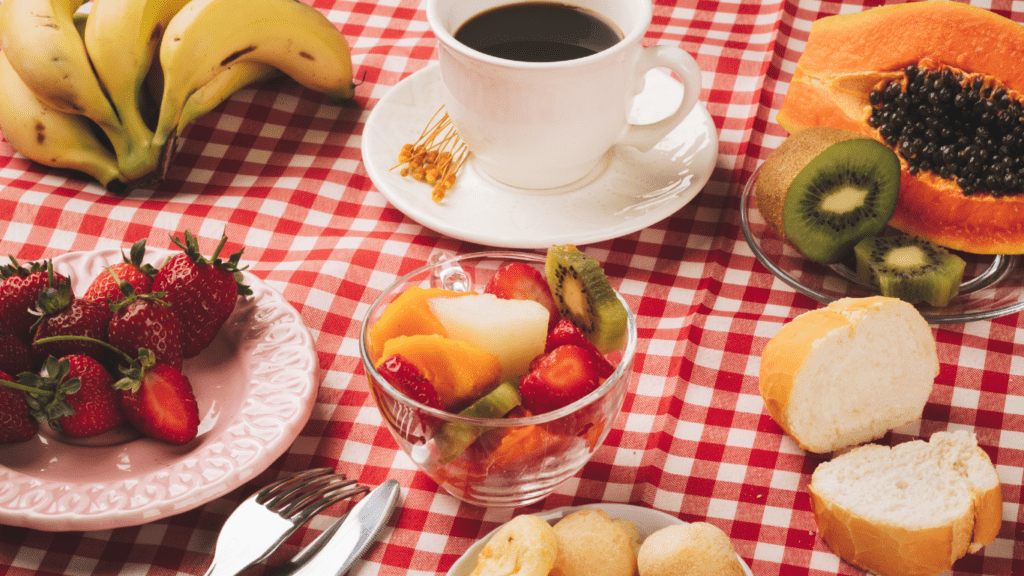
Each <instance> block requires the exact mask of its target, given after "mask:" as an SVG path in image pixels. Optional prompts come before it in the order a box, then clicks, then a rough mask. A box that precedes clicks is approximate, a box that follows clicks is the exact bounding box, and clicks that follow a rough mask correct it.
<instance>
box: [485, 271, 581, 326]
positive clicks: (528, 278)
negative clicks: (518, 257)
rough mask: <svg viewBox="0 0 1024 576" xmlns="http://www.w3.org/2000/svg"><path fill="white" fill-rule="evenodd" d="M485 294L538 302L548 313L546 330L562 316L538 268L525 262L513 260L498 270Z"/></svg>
mask: <svg viewBox="0 0 1024 576" xmlns="http://www.w3.org/2000/svg"><path fill="white" fill-rule="evenodd" d="M484 293H485V294H494V295H495V296H497V297H498V298H503V299H505V300H533V301H534V302H539V303H540V304H541V305H543V306H544V307H545V308H547V309H548V312H549V313H550V315H551V316H550V319H549V320H548V330H549V331H550V330H551V329H553V328H554V327H555V324H556V323H558V321H559V320H560V319H561V318H562V315H561V313H560V312H559V311H558V305H557V304H555V298H554V296H552V295H551V287H550V286H548V281H547V279H546V278H544V275H543V274H542V273H541V271H540V270H538V269H536V268H534V267H533V266H530V265H529V264H527V263H525V262H513V263H511V264H509V265H507V266H505V267H503V268H502V269H500V270H498V271H497V272H496V273H495V274H494V276H492V277H491V279H490V281H489V282H487V286H486V287H485V288H484Z"/></svg>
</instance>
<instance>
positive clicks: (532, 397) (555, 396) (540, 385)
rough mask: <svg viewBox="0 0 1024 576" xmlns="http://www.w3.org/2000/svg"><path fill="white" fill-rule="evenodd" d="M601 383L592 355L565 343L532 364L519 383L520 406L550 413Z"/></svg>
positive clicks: (591, 390) (540, 412)
mask: <svg viewBox="0 0 1024 576" xmlns="http://www.w3.org/2000/svg"><path fill="white" fill-rule="evenodd" d="M600 383H601V377H600V376H599V373H598V368H597V363H596V362H595V361H594V356H593V354H592V353H591V352H590V351H589V350H587V349H585V348H583V347H580V346H576V345H574V344H565V345H562V346H559V347H558V348H555V349H554V350H552V351H551V352H549V353H547V354H545V355H544V356H542V357H540V358H539V359H537V360H535V361H534V362H533V363H532V364H531V372H530V373H529V374H527V375H525V376H523V378H522V379H521V380H520V382H519V393H520V394H521V395H522V397H523V406H525V407H526V408H527V409H528V410H529V411H530V412H533V413H534V414H542V413H544V412H551V411H552V410H557V409H558V408H561V407H563V406H568V405H569V404H572V403H573V402H575V401H577V400H579V399H580V398H583V397H584V396H586V395H587V394H590V393H591V392H593V391H594V390H595V389H597V387H598V386H599V385H600Z"/></svg>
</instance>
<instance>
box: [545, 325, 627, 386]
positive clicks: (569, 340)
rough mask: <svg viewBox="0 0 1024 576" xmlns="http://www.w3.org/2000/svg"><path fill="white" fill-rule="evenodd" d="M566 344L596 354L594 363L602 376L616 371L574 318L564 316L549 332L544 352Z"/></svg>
mask: <svg viewBox="0 0 1024 576" xmlns="http://www.w3.org/2000/svg"><path fill="white" fill-rule="evenodd" d="M564 344H573V345H575V346H579V347H580V348H584V349H587V350H590V351H591V352H592V353H593V355H594V363H595V365H596V366H597V374H598V376H600V377H601V378H607V377H609V376H611V375H612V372H615V365H614V364H612V363H611V362H609V361H608V359H607V358H605V357H604V355H603V354H601V352H599V351H598V350H597V346H594V345H593V344H591V342H590V340H587V337H586V336H584V335H583V332H582V331H581V330H580V329H579V328H578V327H577V326H576V325H575V324H573V323H572V320H569V319H568V318H563V319H561V320H559V321H558V324H555V327H554V328H552V329H551V331H550V332H548V338H547V340H546V341H545V343H544V353H545V354H547V353H548V352H551V351H552V350H554V349H555V348H558V347H559V346H562V345H564Z"/></svg>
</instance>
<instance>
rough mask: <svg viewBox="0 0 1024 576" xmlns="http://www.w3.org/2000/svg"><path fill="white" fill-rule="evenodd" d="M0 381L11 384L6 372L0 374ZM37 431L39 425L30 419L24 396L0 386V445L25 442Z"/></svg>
mask: <svg viewBox="0 0 1024 576" xmlns="http://www.w3.org/2000/svg"><path fill="white" fill-rule="evenodd" d="M0 380H5V381H7V382H11V381H12V380H13V379H12V378H11V377H10V375H8V374H7V373H6V372H0ZM38 431H39V423H38V422H36V419H35V418H33V417H32V413H31V411H30V410H29V407H28V403H27V402H25V396H24V395H23V394H22V393H21V392H19V391H17V390H13V389H11V388H7V387H6V386H0V444H12V443H15V442H25V441H26V440H29V439H30V438H32V437H33V436H35V435H36V432H38Z"/></svg>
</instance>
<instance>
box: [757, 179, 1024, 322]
mask: <svg viewBox="0 0 1024 576" xmlns="http://www.w3.org/2000/svg"><path fill="white" fill-rule="evenodd" d="M759 171H760V167H758V169H757V170H754V173H753V174H751V176H750V179H749V180H747V184H746V186H745V187H744V188H743V195H742V196H741V197H740V226H741V227H742V229H743V236H744V237H746V239H747V244H749V245H750V249H751V250H753V251H754V255H755V256H757V259H758V260H760V261H761V263H762V264H764V265H765V267H766V268H768V269H769V270H771V272H772V273H773V274H775V275H776V276H777V277H778V278H779V279H780V280H782V281H783V282H785V283H786V284H789V285H790V286H792V287H793V288H794V289H796V290H797V291H798V292H800V293H802V294H805V295H807V296H810V297H811V298H814V299H815V300H817V301H818V302H822V303H825V304H828V303H829V302H832V301H833V300H837V299H839V298H846V297H865V296H871V295H874V294H877V293H878V291H877V290H875V289H874V288H872V287H871V286H869V285H867V284H865V283H864V282H862V281H861V280H860V279H859V278H857V273H856V271H855V269H854V267H853V265H852V264H849V263H841V264H832V265H824V264H818V263H817V262H814V261H812V260H809V259H807V258H805V257H803V256H802V255H800V254H799V253H798V252H797V251H796V250H794V249H793V248H792V247H791V246H789V245H788V244H786V243H785V242H783V241H782V240H781V239H780V238H779V237H778V236H776V235H775V232H774V231H772V229H771V228H770V227H769V226H768V225H767V224H765V221H764V218H762V217H761V213H760V211H758V209H757V198H756V196H755V195H754V182H755V181H756V179H757V174H758V172H759ZM958 254H959V256H960V257H962V258H963V259H964V260H966V261H967V269H966V271H965V272H964V282H963V283H962V284H961V285H960V293H959V294H958V295H957V296H956V297H955V298H953V300H951V301H950V303H949V304H948V305H947V306H944V307H942V308H936V307H934V306H930V305H928V304H918V305H917V308H918V310H920V312H921V314H922V315H923V316H924V317H925V319H926V320H927V321H928V322H929V323H931V324H952V323H957V322H972V321H975V320H989V319H992V318H998V317H1000V316H1005V315H1007V314H1013V313H1015V312H1019V311H1021V310H1024V270H1022V268H1021V258H1020V256H1005V255H997V256H990V255H989V256H986V255H978V254H964V253H958Z"/></svg>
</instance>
